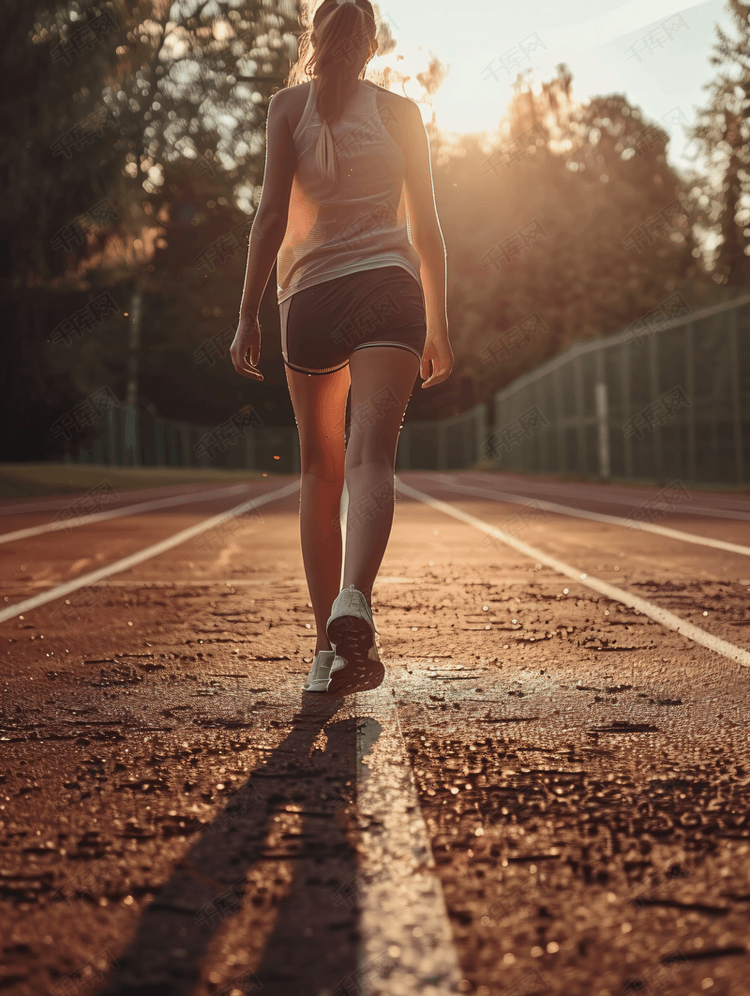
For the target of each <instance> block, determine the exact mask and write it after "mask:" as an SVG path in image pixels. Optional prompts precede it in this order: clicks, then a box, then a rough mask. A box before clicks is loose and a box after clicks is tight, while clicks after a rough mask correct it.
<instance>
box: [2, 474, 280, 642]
mask: <svg viewBox="0 0 750 996" xmlns="http://www.w3.org/2000/svg"><path fill="white" fill-rule="evenodd" d="M299 485H300V482H299V481H292V483H291V484H287V485H286V486H285V487H283V488H278V489H277V490H275V491H270V492H269V493H268V494H265V495H260V496H259V497H258V498H251V499H250V501H246V502H243V503H242V504H241V505H236V506H235V507H234V508H230V509H229V510H228V511H226V512H220V513H219V514H218V515H214V516H212V517H211V518H210V519H205V520H204V521H203V522H199V523H197V524H196V525H194V526H190V527H188V528H187V529H183V530H182V531H181V532H179V533H175V534H174V535H173V536H169V537H167V539H164V540H161V541H160V542H159V543H154V544H153V546H147V547H145V548H144V549H143V550H139V551H138V552H137V553H132V554H130V556H129V557H123V558H122V560H117V561H115V563H113V564H108V565H107V566H106V567H100V568H99V569H98V570H96V571H91V572H90V573H89V574H83V575H81V577H79V578H73V580H72V581H66V582H65V583H64V584H60V585H58V586H57V587H56V588H52V590H51V591H45V592H42V593H40V594H39V595H34V597H33V598H27V599H26V600H25V601H23V602H16V603H15V604H14V605H9V606H8V607H7V608H5V609H3V610H2V611H0V623H2V622H5V621H6V620H8V619H13V618H14V617H15V616H17V615H20V614H21V613H24V612H30V611H31V610H32V609H36V608H38V607H39V606H40V605H45V604H46V603H47V602H52V601H54V600H55V599H57V598H62V597H63V596H64V595H68V594H70V592H71V591H77V589H78V588H85V587H86V586H87V585H90V584H94V582H95V581H100V580H101V579H102V578H106V577H109V575H110V574H119V573H120V571H126V570H128V569H129V568H130V567H135V565H136V564H142V563H143V561H144V560H150V559H151V558H152V557H158V556H159V554H160V553H164V552H165V551H166V550H171V549H172V548H173V547H175V546H179V545H180V544H181V543H185V542H186V541H187V540H189V539H192V538H193V537H194V536H198V535H200V534H201V533H204V532H206V531H207V530H208V529H213V528H214V527H215V526H218V525H220V524H221V523H222V522H226V521H227V520H228V519H232V518H234V517H235V516H236V515H242V514H243V512H248V511H250V510H251V509H253V508H257V507H258V506H259V505H267V504H268V503H269V502H271V501H277V500H278V499H279V498H286V496H287V495H290V494H293V492H295V491H297V490H298V489H299Z"/></svg>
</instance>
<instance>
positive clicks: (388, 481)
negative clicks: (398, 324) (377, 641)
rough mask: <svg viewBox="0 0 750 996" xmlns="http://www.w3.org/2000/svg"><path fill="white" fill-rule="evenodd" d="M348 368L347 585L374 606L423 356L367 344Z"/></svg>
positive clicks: (356, 353) (358, 351)
mask: <svg viewBox="0 0 750 996" xmlns="http://www.w3.org/2000/svg"><path fill="white" fill-rule="evenodd" d="M349 371H350V374H351V429H350V433H349V443H348V446H347V449H346V486H347V490H348V492H349V512H348V516H347V530H346V557H345V563H344V578H343V587H344V588H347V587H348V586H349V585H350V584H353V585H354V587H355V588H357V589H358V590H359V591H361V592H362V594H363V595H364V596H365V598H366V599H367V602H368V604H369V605H371V604H372V586H373V583H374V582H375V578H376V576H377V573H378V571H379V570H380V565H381V563H382V560H383V556H384V554H385V549H386V546H387V545H388V538H389V537H390V534H391V527H392V525H393V512H394V501H395V466H396V448H397V445H398V436H399V432H400V431H401V424H402V421H403V417H404V412H405V411H406V407H407V405H408V404H409V400H410V398H411V394H412V390H413V388H414V382H415V380H416V378H417V374H418V373H419V358H418V357H417V356H416V354H414V353H412V352H410V351H408V350H406V349H400V348H398V347H394V346H368V347H367V348H365V349H358V350H355V351H354V352H353V353H352V354H351V356H350V358H349ZM337 594H338V592H337Z"/></svg>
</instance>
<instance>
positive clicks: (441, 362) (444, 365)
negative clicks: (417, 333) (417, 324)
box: [420, 332, 454, 387]
mask: <svg viewBox="0 0 750 996" xmlns="http://www.w3.org/2000/svg"><path fill="white" fill-rule="evenodd" d="M453 360H454V356H453V350H452V349H451V344H450V342H449V341H448V336H447V335H442V334H441V335H431V334H430V333H429V332H428V333H427V338H426V339H425V344H424V351H423V353H422V366H421V370H420V373H421V375H422V381H423V383H422V387H435V386H436V385H437V384H442V383H443V381H444V380H447V379H448V377H450V372H451V370H452V369H453ZM430 362H431V363H432V373H431V374H430Z"/></svg>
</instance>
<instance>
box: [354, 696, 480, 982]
mask: <svg viewBox="0 0 750 996" xmlns="http://www.w3.org/2000/svg"><path fill="white" fill-rule="evenodd" d="M355 700H356V702H355V715H356V716H357V812H358V815H359V819H360V821H361V822H360V826H361V827H362V829H361V831H360V833H361V844H362V847H361V856H360V859H359V867H358V871H357V891H358V898H359V909H360V930H361V936H362V942H361V944H362V948H361V961H362V966H361V968H360V979H361V987H362V993H363V996H395V994H398V996H422V994H424V993H430V996H448V994H449V993H450V994H453V993H456V992H457V987H458V983H459V982H460V981H461V979H462V974H461V970H460V968H459V964H458V958H457V956H456V951H455V948H454V946H453V934H452V931H451V926H450V921H449V920H448V912H447V910H446V906H445V898H444V896H443V889H442V886H441V884H440V880H439V879H438V877H437V875H436V874H435V860H434V858H433V856H432V848H431V846H430V838H429V834H428V832H427V827H426V825H425V822H424V818H423V816H422V811H421V809H420V807H419V797H418V795H417V789H416V785H415V783H414V775H413V774H412V770H411V764H410V763H409V760H408V755H407V751H406V745H405V744H404V738H403V734H402V732H401V725H400V723H399V719H398V710H397V707H396V705H395V699H394V695H393V688H392V686H391V684H390V682H387V681H386V682H384V683H383V684H382V685H381V686H380V688H378V689H376V690H375V691H371V692H364V693H361V694H358V695H356V696H355ZM415 931H416V933H415Z"/></svg>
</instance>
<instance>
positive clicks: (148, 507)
mask: <svg viewBox="0 0 750 996" xmlns="http://www.w3.org/2000/svg"><path fill="white" fill-rule="evenodd" d="M246 488H247V484H233V485H232V487H229V488H220V489H219V490H218V491H209V492H206V491H196V492H191V493H190V494H188V495H173V496H172V497H171V498H156V499H154V500H153V501H144V502H139V503H138V504H137V505H125V506H123V507H122V508H112V509H110V510H109V511H108V512H91V513H90V514H89V515H79V516H77V517H76V518H71V519H59V520H58V519H53V520H52V522H45V523H43V524H42V525H40V526H29V528H28V529H16V530H15V532H12V533H2V534H0V543H11V542H12V541H13V540H21V539H27V538H28V537H29V536H39V534H40V533H50V532H52V533H56V532H58V531H59V530H61V529H65V530H69V529H73V528H75V527H76V526H88V525H90V524H91V523H92V522H104V521H105V520H106V519H116V518H118V517H119V516H121V515H138V514H139V513H140V512H152V511H153V510H154V509H156V508H169V507H170V506H171V505H189V504H191V503H192V502H197V501H210V499H211V498H228V497H229V496H230V495H236V494H237V492H238V491H244V490H245V489H246ZM79 497H85V495H81V496H79ZM70 504H75V499H71V502H70Z"/></svg>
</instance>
